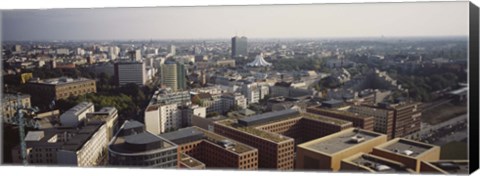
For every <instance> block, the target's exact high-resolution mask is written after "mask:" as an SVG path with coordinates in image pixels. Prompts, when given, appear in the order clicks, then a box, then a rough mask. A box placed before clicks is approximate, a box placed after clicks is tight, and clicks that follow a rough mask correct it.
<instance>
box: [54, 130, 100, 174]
mask: <svg viewBox="0 0 480 176" xmlns="http://www.w3.org/2000/svg"><path fill="white" fill-rule="evenodd" d="M86 128H88V129H86ZM96 129H97V130H96ZM87 130H88V131H89V132H88V133H87V132H85V131H87ZM95 130H96V131H95ZM84 137H85V138H86V139H83V140H82V139H81V138H84ZM72 138H73V139H70V142H71V143H74V144H77V146H65V147H63V148H62V149H60V150H58V152H57V162H58V163H57V164H60V165H73V166H79V167H92V166H98V165H99V164H101V163H100V162H101V161H102V160H104V159H105V157H106V155H107V153H106V152H104V151H105V150H106V148H107V145H108V139H107V127H106V124H105V123H102V124H101V126H100V128H98V127H96V126H86V127H83V129H82V130H79V132H78V134H77V135H73V136H72ZM76 141H79V142H78V143H76Z"/></svg>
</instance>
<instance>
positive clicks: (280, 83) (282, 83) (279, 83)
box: [275, 81, 292, 87]
mask: <svg viewBox="0 0 480 176" xmlns="http://www.w3.org/2000/svg"><path fill="white" fill-rule="evenodd" d="M290 85H292V83H291V82H283V81H282V82H277V83H275V86H282V87H290Z"/></svg>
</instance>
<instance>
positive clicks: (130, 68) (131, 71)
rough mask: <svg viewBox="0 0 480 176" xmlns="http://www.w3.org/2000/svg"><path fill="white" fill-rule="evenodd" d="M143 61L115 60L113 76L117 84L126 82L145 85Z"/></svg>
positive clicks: (121, 84)
mask: <svg viewBox="0 0 480 176" xmlns="http://www.w3.org/2000/svg"><path fill="white" fill-rule="evenodd" d="M145 67H146V66H145V63H144V62H117V63H115V77H116V80H117V85H118V86H123V85H125V84H128V83H135V84H137V85H140V86H142V85H145V83H147V71H146V68H145Z"/></svg>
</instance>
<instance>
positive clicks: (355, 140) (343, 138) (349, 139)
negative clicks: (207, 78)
mask: <svg viewBox="0 0 480 176" xmlns="http://www.w3.org/2000/svg"><path fill="white" fill-rule="evenodd" d="M379 136H381V134H377V133H373V132H368V131H364V130H360V129H353V130H344V131H341V132H338V133H334V134H332V135H329V136H326V137H324V138H320V139H318V140H314V141H312V142H307V144H306V145H305V147H306V148H308V149H311V150H315V151H319V152H322V153H327V154H333V153H336V152H339V151H342V150H344V149H348V148H351V147H353V146H355V145H358V144H362V143H364V142H366V141H369V140H371V139H373V138H376V137H379Z"/></svg>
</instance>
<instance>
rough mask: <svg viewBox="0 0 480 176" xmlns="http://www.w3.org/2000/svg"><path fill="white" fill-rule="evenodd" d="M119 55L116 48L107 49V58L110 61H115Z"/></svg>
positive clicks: (118, 49) (118, 50)
mask: <svg viewBox="0 0 480 176" xmlns="http://www.w3.org/2000/svg"><path fill="white" fill-rule="evenodd" d="M119 53H120V48H118V47H117V46H112V47H109V48H108V57H109V58H110V59H111V60H115V59H117V58H118V54H119Z"/></svg>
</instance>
